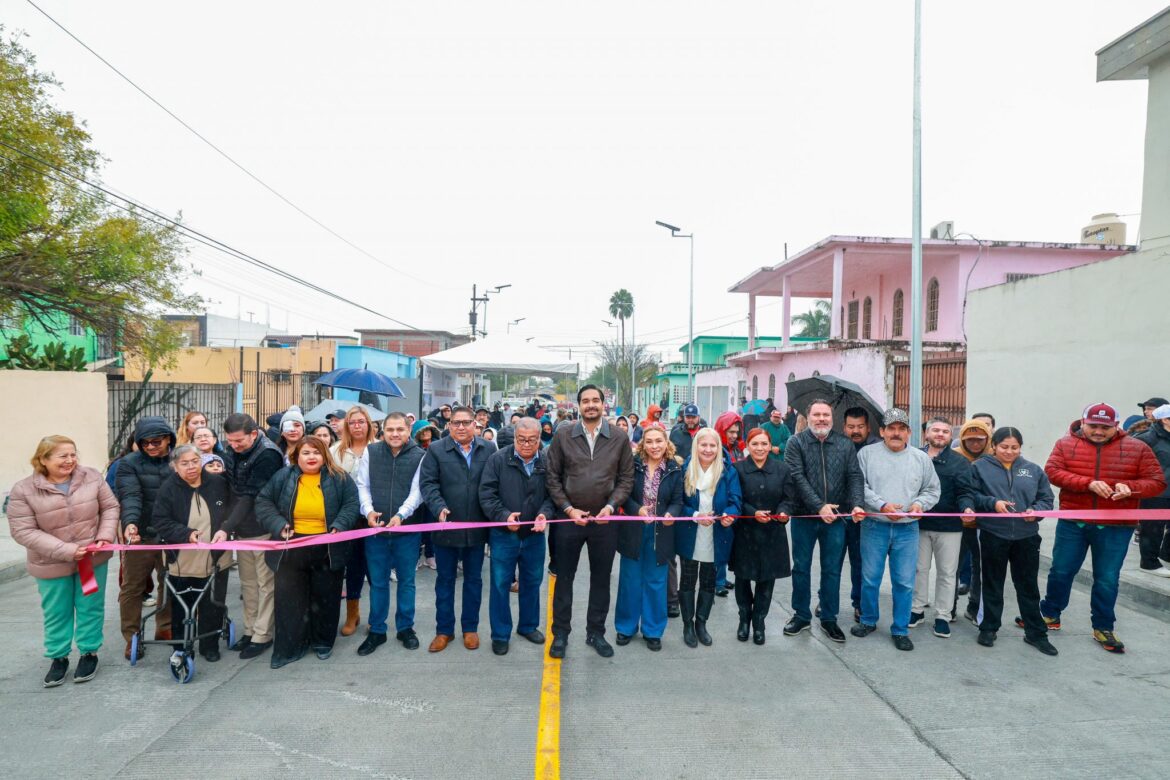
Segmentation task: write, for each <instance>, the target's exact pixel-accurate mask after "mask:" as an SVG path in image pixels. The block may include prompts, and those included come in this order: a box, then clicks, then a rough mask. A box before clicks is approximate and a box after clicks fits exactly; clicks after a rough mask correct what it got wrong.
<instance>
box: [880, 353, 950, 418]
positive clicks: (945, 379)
mask: <svg viewBox="0 0 1170 780" xmlns="http://www.w3.org/2000/svg"><path fill="white" fill-rule="evenodd" d="M894 406H897V407H899V408H901V409H909V408H910V364H909V363H898V364H897V365H895V366H894ZM966 413H967V358H966V356H963V357H949V356H948V357H947V358H945V359H936V360H924V361H923V363H922V419H923V420H929V419H930V418H931V417H942V418H944V419H946V420H948V421H950V423H951V424H952V425H962V423H963V416H964V415H965V414H966Z"/></svg>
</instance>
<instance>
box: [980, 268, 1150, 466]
mask: <svg viewBox="0 0 1170 780" xmlns="http://www.w3.org/2000/svg"><path fill="white" fill-rule="evenodd" d="M1167 271H1170V252H1168V251H1167V250H1165V249H1162V250H1155V251H1150V252H1138V253H1135V254H1131V255H1124V256H1122V257H1118V258H1115V259H1112V260H1107V261H1105V262H1102V263H1095V264H1093V265H1088V266H1083V267H1081V268H1074V269H1071V270H1068V271H1060V272H1057V273H1053V274H1048V275H1046V276H1039V277H1036V278H1033V279H1025V280H1023V281H1020V282H1015V283H1013V284H1005V285H1000V286H997V287H989V288H986V289H983V290H978V291H975V292H973V293H971V295H970V298H969V299H968V303H967V413H968V415H970V414H971V413H972V412H979V411H987V412H991V413H992V414H994V415H995V419H996V422H997V424H999V425H1012V426H1015V427H1017V428H1019V429H1020V432H1021V433H1023V435H1024V452H1025V456H1027V457H1029V458H1030V459H1031V460H1034V461H1037V462H1040V463H1043V462H1044V460H1045V459H1046V458H1047V457H1048V453H1049V452H1050V451H1051V448H1052V445H1053V443H1054V442H1055V441H1056V439H1058V438H1059V437H1060V436H1061V435H1063V434H1064V433H1065V432H1066V431H1067V429H1068V426H1069V423H1071V422H1072V421H1073V420H1075V419H1077V418H1078V417H1079V416H1080V414H1081V411H1082V410H1083V409H1084V407H1085V406H1088V405H1089V404H1091V403H1095V402H1098V401H1106V402H1108V403H1111V404H1113V405H1115V406H1116V407H1117V409H1118V411H1119V412H1120V413H1121V417H1122V419H1123V420H1124V419H1125V418H1126V417H1128V416H1129V415H1131V414H1135V413H1138V411H1139V410H1138V408H1137V404H1138V403H1139V402H1140V401H1144V400H1145V399H1147V398H1149V397H1150V396H1154V395H1160V396H1164V397H1170V359H1168V356H1170V348H1168V347H1167V345H1166V338H1167V335H1168V334H1170V305H1168V304H1170V285H1167V282H1166V275H1167Z"/></svg>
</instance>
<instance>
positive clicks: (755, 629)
mask: <svg viewBox="0 0 1170 780" xmlns="http://www.w3.org/2000/svg"><path fill="white" fill-rule="evenodd" d="M765 636H766V635H765V633H764V616H763V615H753V616H752V641H753V642H755V643H756V644H757V645H762V644H764V637H765Z"/></svg>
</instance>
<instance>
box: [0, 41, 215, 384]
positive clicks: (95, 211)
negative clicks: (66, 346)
mask: <svg viewBox="0 0 1170 780" xmlns="http://www.w3.org/2000/svg"><path fill="white" fill-rule="evenodd" d="M59 87H60V85H59V84H58V82H57V81H56V80H55V79H54V78H53V76H52V74H49V73H43V72H41V71H38V70H37V68H36V58H35V57H34V56H33V55H32V54H31V53H30V52H29V51H28V50H27V49H25V48H24V46H23V45H22V44H21V41H20V37H19V36H17V35H11V34H7V33H6V31H5V30H3V28H0V315H6V314H14V313H22V314H25V315H27V316H30V317H32V318H33V319H35V320H37V321H38V322H40V323H41V324H42V325H46V324H47V323H48V320H49V317H50V315H51V314H52V313H53V312H60V313H63V314H68V315H72V316H73V317H75V318H76V319H77V320H78V321H80V322H81V323H82V324H84V325H88V326H89V327H91V328H93V329H94V330H95V331H97V332H98V333H103V334H108V335H110V336H113V337H114V338H115V339H116V342H117V343H118V346H119V347H120V348H121V349H122V350H123V351H125V352H128V353H131V354H133V355H137V356H139V357H141V358H142V359H143V360H144V361H145V362H146V363H147V364H149V365H154V364H159V363H165V362H166V361H167V357H168V356H169V355H171V354H173V353H174V351H175V350H176V349H177V348H178V347H179V344H180V342H179V331H178V329H177V327H176V326H174V325H172V324H170V323H168V322H165V321H164V320H163V319H162V318H161V317H160V316H159V314H161V312H162V311H165V310H169V311H194V310H195V309H196V308H197V306H198V304H199V303H200V300H199V298H198V297H197V296H194V295H188V294H186V293H184V292H183V291H182V286H181V285H182V279H183V276H184V274H185V272H186V268H185V266H184V265H183V263H182V262H181V260H180V258H181V256H182V254H183V246H182V243H181V240H180V238H179V236H178V235H177V233H176V231H175V230H174V229H173V228H170V227H160V226H159V225H158V224H157V223H155V222H153V221H151V220H149V219H145V218H143V217H142V216H141V215H140V214H139V213H136V212H133V211H130V212H127V211H125V210H121V209H118V208H116V207H114V206H112V205H110V204H109V203H107V202H106V200H105V199H103V197H101V194H100V193H98V192H96V191H94V190H93V189H92V188H90V187H88V186H86V185H85V184H82V183H80V182H79V181H77V178H80V179H84V180H86V181H91V182H92V181H96V180H97V179H98V173H99V169H100V164H101V161H102V158H101V155H100V154H99V153H98V152H97V150H95V149H93V148H92V147H91V145H90V140H91V139H90V136H89V133H88V132H87V131H86V129H85V127H84V123H82V122H80V121H79V120H77V119H76V118H75V117H74V116H73V115H72V114H70V113H69V112H66V111H62V110H61V109H59V108H57V107H56V106H55V105H54V104H53V102H52V99H51V93H52V92H53V91H54V90H55V89H57V88H59ZM72 177H77V178H72Z"/></svg>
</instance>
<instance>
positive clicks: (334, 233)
mask: <svg viewBox="0 0 1170 780" xmlns="http://www.w3.org/2000/svg"><path fill="white" fill-rule="evenodd" d="M26 2H27V3H28V4H29V5H31V6H32V7H33V8H35V9H36V10H37V11H38V12H40V14H41V15H42V16H44V17H45V18H46V19H48V20H49V21H50V22H52V23H53V24H54V25H56V26H57V27H58V28H59V29H60V30H61V31H62V32H63V33H65V34H66V35H68V36H69V37H70V38H72V39H73V40H75V41H76V42H77V43H78V44H80V45H81V47H82V48H83V49H85V50H86V51H88V52H89V53H90V54H92V55H93V56H94V57H97V58H98V59H99V60H100V61H101V62H102V64H103V65H105V66H106V67H107V68H109V69H110V70H112V71H114V73H116V74H118V76H119V77H120V78H121V79H122V80H123V81H125V82H126V83H127V84H129V85H130V86H131V87H133V88H134V89H135V90H137V91H138V92H139V93H140V94H142V96H143V97H145V98H146V99H147V100H149V101H150V102H151V103H154V104H155V105H156V106H158V107H159V108H160V109H162V111H163V112H164V113H166V114H167V116H169V117H170V118H171V119H174V120H175V121H176V122H178V123H179V124H180V125H182V126H183V127H184V128H186V129H187V130H188V131H189V132H190V133H191V134H192V135H194V136H195V137H196V138H198V139H199V140H200V141H202V142H203V143H205V144H206V145H207V146H209V147H210V148H211V149H212V150H214V151H215V152H216V154H218V155H219V156H220V157H222V158H224V159H225V160H227V161H228V162H229V163H231V164H232V165H233V166H235V167H236V168H237V169H239V170H240V171H241V172H242V173H244V174H245V175H246V176H247V177H248V178H250V179H252V181H254V182H256V183H257V184H259V185H260V186H261V187H263V188H264V189H266V190H268V191H269V192H270V193H272V194H273V195H275V196H276V197H277V198H279V199H280V200H282V201H283V202H284V203H285V204H287V205H288V206H290V207H291V208H293V209H294V210H295V211H296V212H297V213H299V214H300V215H301V216H303V217H305V218H306V219H308V220H309V221H311V222H312V223H313V224H315V225H316V226H317V227H319V228H321V229H322V230H324V231H325V232H326V233H328V234H329V235H331V236H333V237H334V238H336V239H338V240H339V241H341V242H342V243H344V244H345V245H346V246H349V247H350V248H352V249H354V250H356V251H358V252H360V253H361V254H363V255H365V256H366V257H368V258H370V259H371V260H373V261H374V262H376V263H378V264H379V265H381V266H382V267H384V268H387V269H389V270H391V271H394V272H395V273H397V274H401V275H402V276H405V277H406V278H408V279H413V280H414V281H416V282H418V283H420V284H425V285H427V286H428V287H435V288H438V289H442V290H453V289H455V288H454V287H447V286H445V285H440V284H436V283H434V282H432V281H429V280H427V279H423V278H420V277H417V276H415V275H413V274H410V273H407V272H406V271H403V270H402V269H401V268H396V267H395V266H392V265H390V264H389V263H387V262H386V261H385V260H383V259H381V258H380V257H378V256H377V255H375V254H373V253H372V252H369V251H368V250H366V249H364V248H363V247H361V246H358V245H357V244H355V243H354V242H353V241H350V240H349V239H348V238H346V237H345V236H343V235H341V234H340V233H338V232H337V231H336V230H334V229H333V228H331V227H329V226H328V225H326V224H325V223H324V222H322V221H321V220H319V219H317V218H316V217H314V216H313V215H312V214H310V213H309V212H308V211H305V209H303V208H301V207H300V206H298V205H297V204H296V203H294V202H293V201H291V200H290V199H289V198H287V197H285V196H284V195H283V194H281V193H280V192H279V191H278V190H277V189H276V188H275V187H273V186H272V185H270V184H269V183H268V182H266V181H264V180H263V179H261V178H260V177H259V176H257V175H256V174H254V173H252V171H250V170H248V169H247V168H245V167H244V165H243V164H242V163H240V162H239V161H237V160H236V159H235V158H234V157H232V156H231V155H230V154H228V153H227V152H225V151H224V150H223V149H221V148H220V147H218V146H216V145H215V144H214V143H212V142H211V140H210V139H208V138H207V137H206V136H205V135H203V134H202V133H200V132H199V131H198V130H196V129H195V128H194V127H192V126H191V125H189V124H187V122H185V121H184V120H183V119H182V118H181V117H180V116H179V115H178V114H176V113H175V112H174V111H171V110H170V109H169V108H167V107H166V106H164V105H163V104H162V103H161V102H159V101H158V100H157V99H155V97H154V96H153V95H151V94H150V93H149V92H147V91H146V90H145V89H143V88H142V87H140V86H138V84H136V83H135V82H134V81H133V79H131V78H130V77H129V76H127V75H126V74H125V73H123V72H122V71H120V70H118V68H116V67H115V66H114V65H113V63H111V62H110V61H109V60H107V59H106V58H105V57H103V56H102V55H100V54H98V53H97V52H96V51H94V50H93V48H91V47H90V46H89V44H87V43H86V42H85V41H83V40H81V39H80V38H78V37H77V36H76V35H74V34H73V33H72V32H71V31H70V30H69V28H67V27H66V26H65V25H63V24H61V23H60V22H58V21H57V20H56V19H54V18H53V17H52V16H50V15H49V14H48V12H46V11H45V9H43V8H41V7H40V6H39V5H37V4H36V3H34V2H33V0H26Z"/></svg>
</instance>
